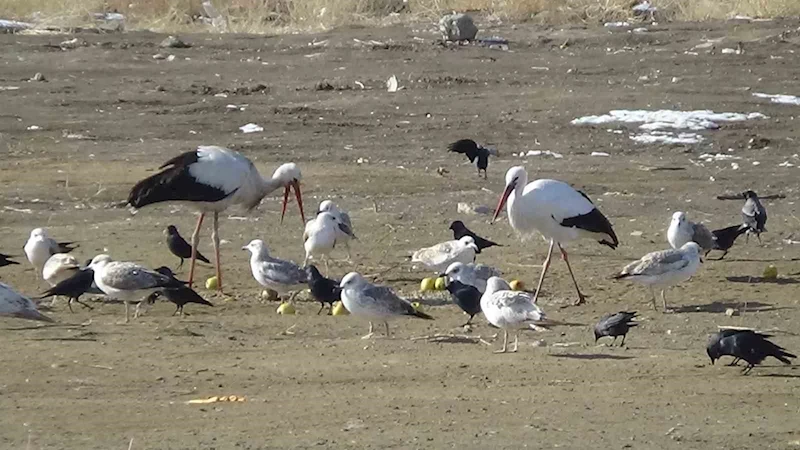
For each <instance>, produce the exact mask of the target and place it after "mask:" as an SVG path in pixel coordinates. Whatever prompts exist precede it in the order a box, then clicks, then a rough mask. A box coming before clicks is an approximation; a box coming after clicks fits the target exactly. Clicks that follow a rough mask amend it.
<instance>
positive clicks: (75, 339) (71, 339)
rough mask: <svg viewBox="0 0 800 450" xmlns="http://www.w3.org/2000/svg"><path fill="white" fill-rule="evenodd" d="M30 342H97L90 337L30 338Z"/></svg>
mask: <svg viewBox="0 0 800 450" xmlns="http://www.w3.org/2000/svg"><path fill="white" fill-rule="evenodd" d="M29 340H30V341H60V342H97V339H95V338H91V337H78V336H75V337H54V338H31V339H29Z"/></svg>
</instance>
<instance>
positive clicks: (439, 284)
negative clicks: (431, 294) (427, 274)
mask: <svg viewBox="0 0 800 450" xmlns="http://www.w3.org/2000/svg"><path fill="white" fill-rule="evenodd" d="M433 287H434V288H435V289H436V290H437V291H443V290H444V288H445V286H444V277H439V278H437V279H436V282H435V283H434V285H433Z"/></svg>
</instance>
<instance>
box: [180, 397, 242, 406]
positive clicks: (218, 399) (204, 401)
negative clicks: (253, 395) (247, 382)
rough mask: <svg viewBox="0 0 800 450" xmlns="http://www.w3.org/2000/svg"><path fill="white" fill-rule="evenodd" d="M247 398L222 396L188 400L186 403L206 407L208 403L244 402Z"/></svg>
mask: <svg viewBox="0 0 800 450" xmlns="http://www.w3.org/2000/svg"><path fill="white" fill-rule="evenodd" d="M246 401H247V397H245V396H243V395H222V396H216V395H215V396H213V397H208V398H196V399H193V400H189V401H187V402H186V403H187V404H189V405H207V404H209V403H217V402H246Z"/></svg>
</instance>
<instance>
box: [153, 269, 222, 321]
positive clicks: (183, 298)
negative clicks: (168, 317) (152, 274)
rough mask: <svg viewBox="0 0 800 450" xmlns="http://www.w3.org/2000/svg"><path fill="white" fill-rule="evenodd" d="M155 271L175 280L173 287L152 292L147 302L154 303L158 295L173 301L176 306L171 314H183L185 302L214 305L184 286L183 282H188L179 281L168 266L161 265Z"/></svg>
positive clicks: (184, 282)
mask: <svg viewBox="0 0 800 450" xmlns="http://www.w3.org/2000/svg"><path fill="white" fill-rule="evenodd" d="M156 272H158V273H160V274H161V275H164V276H166V277H169V278H171V279H172V280H173V281H174V282H175V284H174V287H168V288H165V289H162V290H160V291H156V292H154V293H152V294H151V295H150V296H149V297H148V298H147V302H148V303H155V301H156V299H157V298H158V297H164V298H165V299H166V300H167V301H170V302H172V303H174V304H175V306H176V308H175V312H173V313H172V315H173V316H174V315H175V314H176V313H180V315H181V316H183V307H184V306H185V305H186V304H187V303H198V304H200V305H206V306H214V305H213V304H212V303H211V302H209V301H208V300H206V299H204V298H203V297H201V296H200V294H198V293H197V292H195V291H194V289H192V288H190V287H188V286H185V284H187V283H188V282H186V281H181V280H179V279H177V278H175V275H174V274H173V273H172V270H170V268H169V267H166V266H161V267H159V268H158V269H156Z"/></svg>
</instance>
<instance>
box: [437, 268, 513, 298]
mask: <svg viewBox="0 0 800 450" xmlns="http://www.w3.org/2000/svg"><path fill="white" fill-rule="evenodd" d="M502 274H503V273H502V272H500V270H498V269H495V268H494V267H492V266H487V265H485V264H464V263H460V262H454V263H453V264H450V265H449V266H448V267H447V270H445V271H444V276H445V277H447V278H449V279H451V280H455V281H459V282H461V283H463V284H466V285H468V286H473V287H475V288H476V289H477V290H478V291H480V293H481V294H483V293H484V292H485V291H486V281H487V280H488V279H489V278H491V277H499V276H501V275H502Z"/></svg>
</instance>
